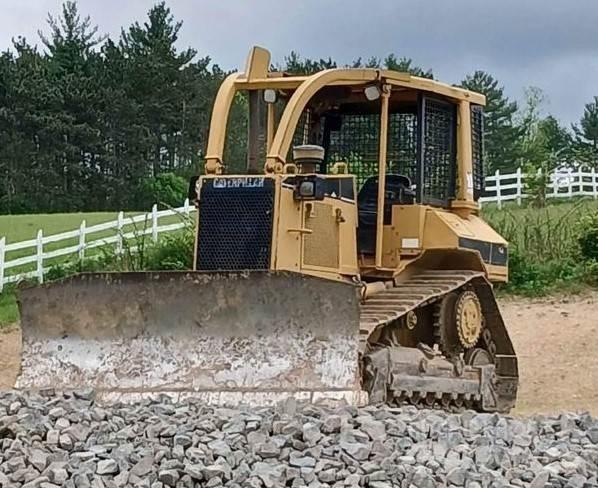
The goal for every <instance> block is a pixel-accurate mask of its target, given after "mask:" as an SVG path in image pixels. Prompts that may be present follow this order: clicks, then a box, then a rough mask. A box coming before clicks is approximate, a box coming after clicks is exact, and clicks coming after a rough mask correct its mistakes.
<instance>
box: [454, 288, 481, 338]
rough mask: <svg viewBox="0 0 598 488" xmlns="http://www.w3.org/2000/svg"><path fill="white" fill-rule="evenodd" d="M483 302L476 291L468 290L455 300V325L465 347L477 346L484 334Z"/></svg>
mask: <svg viewBox="0 0 598 488" xmlns="http://www.w3.org/2000/svg"><path fill="white" fill-rule="evenodd" d="M482 325H483V318H482V304H481V303H480V300H479V298H478V296H477V295H476V294H475V292H473V291H471V290H466V291H464V292H462V293H461V294H460V295H459V296H458V297H457V300H456V301H455V326H456V329H457V335H458V337H459V342H460V343H461V345H462V346H463V347H464V348H465V349H470V348H472V347H473V346H475V345H476V344H477V342H478V339H479V338H480V335H481V334H482Z"/></svg>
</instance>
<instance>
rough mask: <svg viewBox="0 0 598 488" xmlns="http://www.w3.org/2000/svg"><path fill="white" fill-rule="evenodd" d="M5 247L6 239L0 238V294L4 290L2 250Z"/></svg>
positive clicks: (3, 253)
mask: <svg viewBox="0 0 598 488" xmlns="http://www.w3.org/2000/svg"><path fill="white" fill-rule="evenodd" d="M5 247H6V237H0V293H2V290H3V289H4V255H5V252H4V248H5Z"/></svg>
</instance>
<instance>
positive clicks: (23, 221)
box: [0, 212, 118, 244]
mask: <svg viewBox="0 0 598 488" xmlns="http://www.w3.org/2000/svg"><path fill="white" fill-rule="evenodd" d="M117 215H118V213H117V212H91V213H70V214H35V215H2V216H0V237H6V243H7V244H8V243H11V242H19V241H25V240H28V239H35V238H36V237H37V231H38V230H39V229H42V232H43V234H44V235H45V236H47V235H50V234H59V233H61V232H66V231H69V230H73V229H77V228H79V226H80V225H81V222H82V221H83V220H85V221H86V224H87V225H88V226H91V225H95V224H100V223H102V222H109V221H111V220H116V217H117Z"/></svg>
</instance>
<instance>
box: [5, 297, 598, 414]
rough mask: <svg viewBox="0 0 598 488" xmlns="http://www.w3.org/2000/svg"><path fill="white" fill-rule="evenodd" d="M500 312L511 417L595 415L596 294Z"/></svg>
mask: <svg viewBox="0 0 598 488" xmlns="http://www.w3.org/2000/svg"><path fill="white" fill-rule="evenodd" d="M500 306H501V310H502V311H503V314H504V316H505V321H506V323H507V326H508V328H509V331H510V334H511V336H512V338H513V342H514V345H515V350H516V351H517V355H518V356H519V371H520V375H521V385H520V391H519V397H518V402H517V407H516V410H515V412H514V413H518V414H525V415H527V414H533V413H551V412H558V411H566V410H568V411H581V410H589V411H590V412H592V413H593V414H594V415H598V351H597V349H598V292H587V293H584V294H582V295H579V296H568V297H555V298H549V299H542V300H528V299H521V298H517V299H503V300H501V301H500ZM20 340H21V339H20V332H19V329H18V328H17V327H12V328H10V329H7V330H5V331H3V332H0V389H2V388H10V387H11V386H12V385H13V383H14V380H15V378H16V374H17V371H18V367H19V352H20Z"/></svg>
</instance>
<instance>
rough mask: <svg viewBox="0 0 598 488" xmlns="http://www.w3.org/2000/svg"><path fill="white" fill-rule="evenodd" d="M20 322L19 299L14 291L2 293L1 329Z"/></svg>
mask: <svg viewBox="0 0 598 488" xmlns="http://www.w3.org/2000/svg"><path fill="white" fill-rule="evenodd" d="M17 320H19V311H18V310H17V297H16V295H15V293H14V291H12V290H8V291H5V292H4V293H0V329H1V328H2V327H4V326H6V325H9V324H12V323H14V322H16V321H17Z"/></svg>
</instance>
